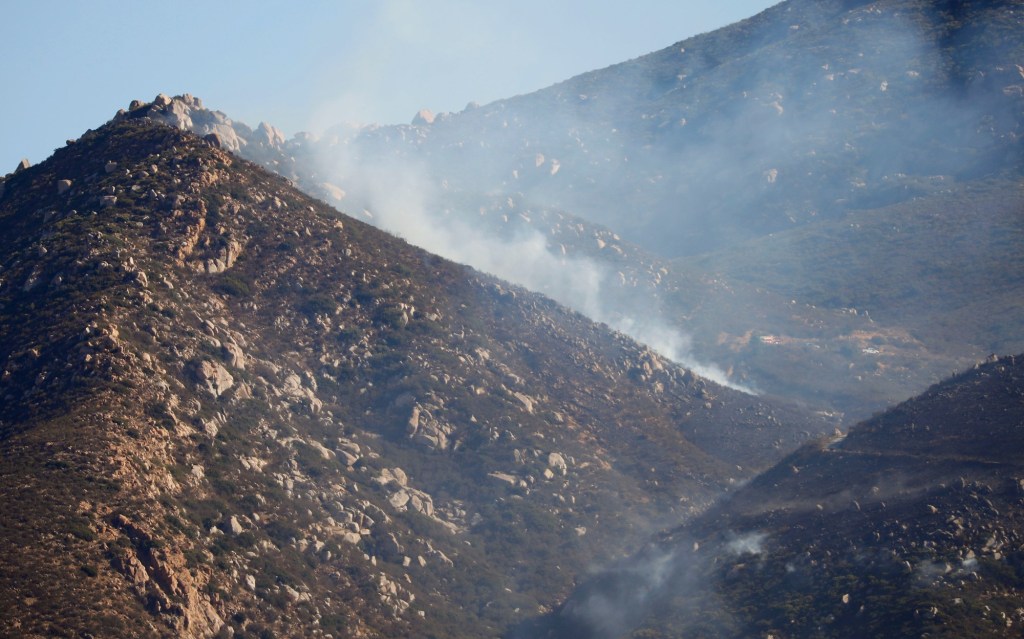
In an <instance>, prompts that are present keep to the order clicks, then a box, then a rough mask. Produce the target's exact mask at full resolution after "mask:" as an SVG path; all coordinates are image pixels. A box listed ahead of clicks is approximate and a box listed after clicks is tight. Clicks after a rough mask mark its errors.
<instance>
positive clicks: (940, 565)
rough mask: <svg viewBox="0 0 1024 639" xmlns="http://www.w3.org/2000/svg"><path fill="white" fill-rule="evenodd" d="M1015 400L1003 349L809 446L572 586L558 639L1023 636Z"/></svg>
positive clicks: (1022, 496)
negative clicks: (609, 570)
mask: <svg viewBox="0 0 1024 639" xmlns="http://www.w3.org/2000/svg"><path fill="white" fill-rule="evenodd" d="M1022 397H1024V361H1022V359H1021V358H1020V357H1007V358H1003V359H999V360H994V361H992V362H990V363H987V364H984V365H982V366H979V367H977V368H975V369H973V370H970V371H968V372H966V373H963V374H961V375H959V376H957V377H956V378H954V379H952V380H949V381H947V382H943V383H942V384H938V385H936V386H935V387H933V388H931V389H930V390H929V391H928V392H927V393H925V394H924V395H922V396H921V397H918V398H915V399H913V400H911V401H908V402H906V403H904V404H901V405H900V406H898V407H896V408H894V409H892V410H890V411H888V412H886V413H884V414H882V415H879V416H878V417H876V418H874V419H872V420H870V421H868V422H865V423H864V424H862V425H860V426H858V427H856V428H854V429H853V430H851V431H850V433H849V435H848V436H847V437H845V438H838V439H833V440H831V441H823V442H821V443H820V444H816V445H808V446H806V447H804V448H803V449H801V450H800V451H798V452H796V453H794V454H793V455H791V456H789V457H787V458H786V459H785V460H784V461H782V462H780V463H779V464H778V465H777V466H776V467H775V468H773V469H772V470H770V471H769V472H767V473H765V474H763V475H761V476H759V477H758V478H757V479H755V480H754V481H752V482H751V483H750V484H749V485H747V486H746V487H745V488H743V489H742V490H740V491H738V492H737V493H736V494H734V495H733V496H732V497H731V498H729V499H728V500H726V501H725V502H724V503H722V504H721V505H720V506H718V507H716V508H714V509H713V510H712V511H711V512H709V513H707V514H706V515H705V516H703V517H701V518H700V519H699V520H697V521H695V522H693V523H692V525H688V526H686V527H683V528H681V529H679V530H676V531H674V532H672V533H671V534H668V535H666V536H664V537H663V538H662V539H661V540H660V541H659V542H658V543H657V544H656V545H653V546H651V547H649V548H648V549H646V550H645V551H644V552H643V553H641V554H640V555H639V556H638V558H636V559H634V560H632V561H627V562H623V566H624V568H623V570H622V571H621V572H618V573H613V574H610V575H605V576H603V577H600V578H597V579H595V580H594V581H593V583H591V584H588V585H586V586H584V587H583V588H581V590H580V591H579V592H578V593H577V594H575V595H574V596H573V598H571V599H570V601H569V602H568V604H567V605H566V606H565V607H564V608H563V609H562V610H561V611H560V612H559V613H558V614H556V615H553V617H552V619H551V623H552V626H553V627H554V628H557V631H556V630H552V631H551V636H559V637H612V636H620V635H622V636H633V637H681V636H705V637H751V636H758V637H767V636H773V637H866V636H870V637H918V636H928V637H1016V636H1020V626H1021V624H1022V623H1024V554H1022V553H1021V543H1022V540H1024V509H1022V506H1024V484H1022V481H1024V463H1022V461H1021V460H1022V456H1021V453H1022V447H1024V429H1022V426H1021V425H1022V424H1024V402H1022V401H1021V400H1022ZM652 566H653V567H656V568H658V569H657V570H654V569H652ZM601 611H604V614H605V617H601V616H600V615H599V613H600V612H601ZM609 620H611V621H612V623H608V621H609ZM633 626H639V628H636V629H634V628H633ZM537 632H538V633H539V632H541V631H537Z"/></svg>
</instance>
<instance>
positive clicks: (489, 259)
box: [320, 148, 754, 393]
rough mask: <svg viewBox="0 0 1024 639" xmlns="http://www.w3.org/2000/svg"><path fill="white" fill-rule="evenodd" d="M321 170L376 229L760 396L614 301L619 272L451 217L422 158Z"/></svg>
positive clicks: (530, 235)
mask: <svg viewBox="0 0 1024 639" xmlns="http://www.w3.org/2000/svg"><path fill="white" fill-rule="evenodd" d="M333 150H334V151H337V150H338V149H337V148H335V149H333ZM320 166H321V167H322V169H321V174H324V175H329V176H337V177H340V178H343V179H344V183H345V184H346V186H348V185H352V187H355V188H354V189H352V190H353V191H354V192H353V193H352V195H351V199H350V200H348V201H352V202H358V205H357V206H358V207H362V208H364V210H365V213H366V215H367V217H368V219H369V221H370V222H372V223H373V224H375V225H376V226H379V227H381V228H383V229H384V230H387V231H389V232H392V233H395V234H396V235H398V236H400V237H402V238H404V239H406V240H408V241H409V242H411V243H413V244H415V245H417V246H420V247H421V248H424V249H427V250H428V251H431V252H433V253H436V254H438V255H441V256H443V257H446V258H448V259H450V260H453V261H455V262H459V263H463V264H467V265H469V266H472V267H473V268H476V269H478V270H480V271H484V272H486V273H490V274H492V275H496V276H497V277H500V278H502V279H505V280H507V281H509V282H512V283H513V284H517V285H519V286H522V287H524V288H526V289H529V290H531V291H536V292H539V293H543V294H544V295H547V296H548V297H551V298H552V299H554V300H555V301H557V302H559V303H561V304H564V305H566V306H568V307H569V308H572V309H573V310H576V311H578V312H580V313H582V314H583V315H586V316H587V317H589V318H590V319H592V320H594V321H597V322H602V323H605V324H608V325H609V326H611V327H612V328H614V329H615V330H618V331H620V332H622V333H624V334H626V335H629V336H630V337H632V338H633V339H635V340H637V341H639V342H641V343H643V344H646V345H648V346H650V347H651V348H652V349H654V350H656V351H657V352H659V353H660V354H662V355H663V356H665V357H667V358H668V359H670V360H672V361H674V362H676V363H678V364H680V365H682V366H684V367H686V368H689V369H691V370H693V371H694V372H695V373H697V374H698V375H701V376H702V377H705V378H707V379H710V380H712V381H714V382H717V383H719V384H722V385H724V386H729V387H731V388H735V389H737V390H741V391H744V392H748V393H753V392H754V391H753V390H751V389H750V388H747V387H744V386H740V385H737V384H735V383H733V382H732V381H730V380H729V378H728V376H727V375H726V374H725V372H724V371H722V370H721V369H720V368H718V367H717V366H715V365H713V364H707V363H704V362H699V361H697V360H696V359H695V358H694V357H693V355H692V353H691V351H690V338H689V336H687V335H686V334H684V333H682V332H681V331H679V330H678V329H675V328H673V327H672V326H670V325H669V323H668V322H666V321H665V320H664V319H662V318H661V317H660V316H659V314H658V309H656V308H651V307H647V308H639V309H632V310H630V309H625V308H622V307H621V306H620V305H618V304H616V303H614V302H613V300H612V299H611V296H610V295H609V288H610V287H613V286H616V284H615V283H614V281H615V277H616V274H615V273H614V272H613V271H612V269H611V267H609V266H607V265H604V264H601V263H599V262H597V261H595V260H592V259H589V258H586V257H580V256H571V257H566V256H564V255H559V254H557V253H556V252H555V250H554V248H553V247H551V246H549V242H548V240H547V239H546V238H545V237H544V236H543V235H542V234H541V233H540V232H539V231H536V230H533V229H520V230H519V231H517V232H516V233H515V234H514V235H513V236H512V237H511V238H505V237H498V236H496V235H494V234H492V233H489V232H488V231H487V229H486V228H483V227H478V226H473V225H472V220H473V216H472V215H471V214H470V212H469V211H456V212H454V213H453V214H448V215H445V214H443V213H442V212H441V211H442V206H441V204H440V202H439V200H440V198H439V196H440V195H441V192H442V189H441V187H439V186H437V185H436V184H434V183H432V182H431V179H430V176H429V172H428V171H427V168H426V167H425V166H424V165H422V164H420V163H418V162H416V161H415V160H409V159H403V160H395V159H394V158H390V159H389V160H388V161H387V162H379V161H376V160H372V159H371V160H367V159H361V158H360V157H359V155H357V154H349V153H336V152H335V153H330V154H329V155H328V154H325V155H324V156H323V157H322V158H321V161H320ZM342 208H343V209H345V208H346V202H342ZM350 212H351V213H353V214H355V213H356V211H350ZM651 302H652V303H653V300H651Z"/></svg>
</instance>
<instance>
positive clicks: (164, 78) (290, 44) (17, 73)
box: [0, 0, 775, 175]
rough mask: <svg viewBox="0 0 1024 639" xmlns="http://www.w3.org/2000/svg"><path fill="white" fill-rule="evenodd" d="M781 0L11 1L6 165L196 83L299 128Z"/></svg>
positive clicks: (531, 82)
mask: <svg viewBox="0 0 1024 639" xmlns="http://www.w3.org/2000/svg"><path fill="white" fill-rule="evenodd" d="M772 4H775V2H774V1H773V0H735V1H726V2H715V3H709V2H698V1H696V0H662V1H655V0H632V1H631V2H629V3H628V5H627V3H625V2H593V1H590V2H585V1H582V0H565V1H559V0H516V1H515V2H500V3H499V2H492V1H489V0H488V1H482V0H474V1H471V0H431V1H429V2H428V1H425V0H419V1H416V0H377V1H372V2H371V1H369V0H334V1H326V0H315V1H309V2H302V3H299V2H294V1H293V2H274V1H261V2H241V1H236V2H227V1H216V0H207V1H205V2H197V1H193V0H181V1H178V2H150V1H145V0H131V1H129V0H121V1H113V0H91V1H89V2H85V1H72V0H63V1H58V0H0V8H2V10H3V15H4V20H3V21H2V22H0V59H2V60H3V74H2V80H0V81H2V83H3V87H4V88H3V94H4V98H3V99H2V100H0V122H2V123H3V124H2V130H0V175H2V174H3V173H7V172H9V171H11V170H13V169H14V167H15V165H16V164H17V162H18V161H19V160H20V159H21V158H23V157H25V158H28V159H29V160H30V161H31V162H32V163H33V164H35V163H38V162H41V161H42V160H44V159H46V157H48V156H49V155H50V154H51V153H52V152H53V150H54V149H55V148H58V147H60V146H62V145H63V144H64V141H65V140H66V139H67V138H73V137H78V136H79V135H80V134H82V133H83V132H84V131H86V130H87V129H90V128H96V127H98V126H100V125H101V124H103V123H104V122H105V121H106V120H108V119H109V118H110V117H111V116H113V114H114V112H115V111H116V110H117V109H118V108H121V107H124V106H127V104H128V102H130V101H131V100H132V99H135V98H138V99H143V100H151V99H152V98H153V97H154V96H155V95H156V94H158V93H161V92H162V93H168V94H178V93H186V92H187V93H192V94H193V95H195V96H198V97H200V98H202V99H203V101H204V103H205V104H206V106H208V107H210V108H215V109H219V110H221V111H224V112H225V113H227V114H228V116H229V117H232V118H234V119H236V120H241V121H244V122H246V123H248V124H250V125H256V124H257V123H259V122H260V121H267V122H269V123H271V124H274V125H275V126H277V127H278V128H280V129H282V130H283V131H284V132H285V133H286V134H287V135H289V136H290V135H293V134H294V133H296V132H298V131H313V132H317V131H321V130H323V129H325V128H326V127H328V126H330V125H333V124H338V123H341V122H363V123H369V122H378V123H383V124H392V123H399V122H408V121H410V120H411V119H412V116H413V115H414V114H415V113H416V111H418V110H419V109H421V108H429V109H431V110H433V111H435V112H441V111H458V110H461V109H462V108H463V107H465V105H466V104H467V103H468V102H470V101H475V102H479V103H482V104H485V103H487V102H491V101H493V100H497V99H501V98H506V97H511V96H513V95H517V94H521V93H529V92H531V91H534V90H537V89H540V88H543V87H546V86H549V85H551V84H554V83H555V82H559V81H561V80H565V79H567V78H569V77H572V76H574V75H577V74H579V73H583V72H586V71H590V70H593V69H599V68H602V67H606V66H608V65H611V64H614V63H616V62H621V61H624V60H628V59H630V58H634V57H637V56H639V55H643V54H644V53H649V52H651V51H655V50H658V49H660V48H663V47H666V46H669V45H671V44H673V43H675V42H677V41H679V40H683V39H685V38H687V37H689V36H691V35H696V34H698V33H703V32H706V31H710V30H713V29H715V28H718V27H720V26H724V25H726V24H729V23H732V22H735V21H737V20H741V19H743V18H746V17H749V16H752V15H754V14H756V13H758V12H760V11H762V10H764V9H765V8H767V7H769V6H771V5H772Z"/></svg>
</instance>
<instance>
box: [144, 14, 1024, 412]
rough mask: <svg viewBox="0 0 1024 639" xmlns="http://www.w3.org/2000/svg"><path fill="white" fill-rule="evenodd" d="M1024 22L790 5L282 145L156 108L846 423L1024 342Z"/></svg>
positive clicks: (479, 262)
mask: <svg viewBox="0 0 1024 639" xmlns="http://www.w3.org/2000/svg"><path fill="white" fill-rule="evenodd" d="M1022 16H1024V5H1022V4H1021V2H1019V0H1017V1H985V2H963V1H960V0H956V1H953V0H944V1H940V2H936V1H924V0H882V1H879V2H870V3H869V2H861V1H854V2H851V1H845V0H842V1H841V0H829V1H827V2H812V1H810V0H789V1H787V2H783V3H781V4H779V5H778V6H776V7H773V8H771V9H769V10H767V11H765V12H763V13H761V14H759V15H757V16H754V17H752V18H750V19H749V20H745V21H743V22H740V23H737V24H735V25H731V26H729V27H726V28H723V29H720V30H718V31H715V32H713V33H709V34H704V35H701V36H697V37H694V38H690V39H688V40H686V41H683V42H680V43H677V44H676V45H673V46H672V47H669V48H666V49H664V50H661V51H657V52H654V53H651V54H649V55H646V56H642V57H640V58H637V59H635V60H631V61H628V62H624V63H622V64H619V65H615V66H612V67H609V68H607V69H602V70H598V71H594V72H591V73H587V74H584V75H581V76H579V77H576V78H572V79H569V80H567V81H565V82H563V83H560V84H558V85H555V86H552V87H549V88H547V89H543V90H541V91H537V92H535V93H532V94H529V95H523V96H517V97H513V98H510V99H507V100H502V101H499V102H495V103H493V104H488V105H483V106H474V107H472V108H469V107H468V108H467V109H466V110H465V111H462V112H460V113H455V114H439V115H437V116H436V117H434V118H429V117H419V118H417V119H416V121H415V123H414V124H410V125H403V126H371V127H363V128H352V127H347V128H346V127H338V128H337V129H336V130H333V131H330V132H328V133H327V134H325V135H323V136H321V137H319V138H315V137H313V136H310V135H305V134H300V135H298V136H296V137H295V138H293V139H291V140H286V139H285V137H284V136H283V135H282V134H281V133H280V132H279V131H277V130H275V129H274V128H273V127H271V126H269V125H266V124H261V125H260V126H258V127H256V128H255V129H251V128H249V127H247V126H245V125H244V124H241V123H236V122H231V121H230V120H229V119H227V117H226V116H224V114H218V113H217V112H210V111H207V110H204V109H201V108H198V105H197V104H195V101H194V100H191V99H189V100H186V101H184V102H180V103H178V102H176V103H173V104H172V103H171V101H170V100H168V101H167V102H168V104H167V105H165V107H166V108H165V113H164V116H165V118H166V119H167V120H168V121H169V122H171V123H174V124H176V125H178V126H182V127H185V128H192V129H194V130H196V131H198V132H200V133H203V134H206V133H211V132H213V133H216V134H217V135H218V136H220V138H221V142H222V144H223V145H224V147H225V148H228V149H230V150H232V151H234V152H237V153H239V154H241V155H243V156H244V157H247V158H249V159H252V160H254V161H256V162H258V163H260V164H262V165H264V166H266V167H268V168H271V169H273V170H275V171H277V172H279V173H281V174H282V175H285V176H286V177H288V178H289V179H292V180H293V181H295V182H296V184H298V185H299V186H300V187H301V188H303V189H304V190H305V191H306V192H307V193H310V194H313V195H316V196H317V197H320V198H323V199H324V200H326V201H328V202H332V203H336V204H337V203H344V206H345V207H346V209H347V210H350V211H352V212H353V213H354V214H357V215H359V214H362V215H364V216H365V218H366V219H368V220H371V221H372V222H373V223H374V224H377V225H379V226H382V227H384V228H388V229H391V230H393V231H396V232H399V233H401V234H402V236H403V237H406V238H408V239H409V240H410V241H412V242H413V243H415V244H417V245H421V246H426V247H428V248H429V249H430V250H432V251H435V252H438V253H441V254H444V255H446V256H447V257H450V258H453V259H456V260H457V261H463V262H467V263H470V264H472V265H473V266H475V267H478V268H481V269H483V270H485V271H488V272H492V273H495V274H498V275H500V276H502V277H504V278H506V279H510V280H514V281H516V282H518V283H520V284H521V285H524V286H526V287H527V288H531V289H534V290H537V289H541V288H544V291H545V292H546V293H547V294H549V295H551V296H553V297H555V298H556V299H558V300H559V301H561V302H562V303H565V304H567V305H570V306H571V307H573V308H574V309H576V310H578V311H580V312H583V313H585V314H587V315H588V316H589V317H591V318H592V319H596V320H599V321H603V322H606V323H609V324H610V325H612V326H614V327H615V328H617V329H619V330H624V331H628V332H629V334H630V335H632V336H633V337H635V338H637V339H640V340H641V341H644V342H646V343H650V344H652V345H654V346H656V347H657V348H658V349H659V350H660V351H661V352H662V353H663V354H665V355H667V356H669V357H670V358H674V359H676V360H679V361H684V362H686V363H687V364H689V365H692V366H696V365H698V364H706V366H705V368H704V370H705V372H706V373H707V374H709V375H715V376H716V377H717V378H718V379H719V380H720V381H722V382H727V383H732V384H736V385H742V386H744V387H747V388H757V389H760V390H763V391H765V392H770V393H775V394H780V395H786V396H790V397H795V398H799V399H800V400H801V401H803V402H806V403H808V404H814V405H816V406H819V407H821V408H822V409H825V410H830V411H838V412H842V413H845V414H846V415H847V421H848V422H850V423H852V422H853V421H856V420H859V419H863V418H865V417H867V416H869V415H870V414H871V413H872V412H873V411H875V410H880V409H882V408H883V407H885V406H887V405H890V404H891V403H892V402H893V401H899V400H902V399H905V398H906V397H908V396H910V395H912V394H915V393H919V392H921V391H923V390H924V389H925V388H927V387H928V386H929V385H930V384H932V383H935V382H937V381H938V380H940V379H942V378H943V377H944V376H945V375H948V374H949V372H950V371H952V370H959V369H961V368H963V367H964V366H967V365H969V364H970V363H972V362H974V361H977V360H978V359H981V358H983V357H985V356H987V355H988V354H989V353H990V352H993V351H995V352H1019V351H1021V350H1022V349H1024V342H1022V341H1021V338H1020V335H1021V332H1020V331H1019V330H1017V329H1018V328H1019V326H1018V325H1019V317H1020V316H1021V315H1022V314H1021V313H1020V312H1019V310H1018V309H1017V307H1016V305H1015V303H1014V302H1013V300H1015V299H1020V298H1021V296H1022V295H1024V291H1022V290H1021V283H1020V281H1019V279H1017V278H1015V277H1014V276H1013V273H1014V272H1015V271H1014V270H1013V269H1012V268H1007V267H1006V266H1005V262H1004V261H1003V257H1005V256H1007V255H1011V256H1013V255H1019V254H1020V253H1021V250H1020V242H1019V233H1018V232H1017V231H1018V230H1019V229H1018V228H1017V227H1016V226H1014V224H1015V216H1014V214H1015V213H1016V211H1018V210H1019V206H1020V180H1021V169H1022V159H1024V152H1022V147H1021V141H1020V140H1021V133H1022V125H1024V123H1022V115H1024V88H1022V87H1024V70H1022V69H1024V37H1022V34H1024V24H1022V20H1024V18H1022ZM190 101H191V102H190ZM136 106H139V107H141V106H142V105H141V103H140V104H139V105H136ZM338 118H339V119H343V118H344V114H338ZM1008 216H1009V217H1008ZM929 218H931V219H930V220H929ZM857 229H862V230H861V231H860V232H856V230H857ZM1003 230H1009V231H1010V233H1009V234H1005V233H1003V232H1002V231H1003ZM911 235H912V236H913V239H912V240H908V238H909V237H911ZM496 238H500V239H496ZM510 238H511V239H514V240H516V241H514V242H512V241H510ZM480 246H485V247H486V248H485V249H483V250H474V249H472V248H467V247H480ZM595 247H596V248H595ZM523 255H529V256H530V259H528V260H526V259H522V257H523ZM894 255H898V259H895V260H894V258H893V256H894ZM527 262H528V263H530V264H531V265H532V267H531V268H525V267H524V263H527ZM965 266H966V267H967V268H964V267H965ZM847 267H848V268H847ZM636 308H644V309H645V311H646V312H645V313H644V314H643V316H642V317H637V313H635V311H634V309H636ZM851 309H852V310H856V311H857V314H856V315H854V314H853V313H852V312H851ZM864 311H867V313H868V314H867V316H865V315H864ZM719 327H721V328H719ZM763 339H765V340H767V341H762V340H763ZM876 351H877V352H876ZM714 365H717V368H716V367H715V366H714Z"/></svg>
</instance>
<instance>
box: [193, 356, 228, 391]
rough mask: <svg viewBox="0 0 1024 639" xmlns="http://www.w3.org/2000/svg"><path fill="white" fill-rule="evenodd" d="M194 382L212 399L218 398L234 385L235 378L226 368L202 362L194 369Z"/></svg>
mask: <svg viewBox="0 0 1024 639" xmlns="http://www.w3.org/2000/svg"><path fill="white" fill-rule="evenodd" d="M194 370H195V377H196V381H198V382H199V384H200V385H201V386H202V387H203V388H204V389H205V390H206V391H207V392H208V393H210V394H211V395H213V396H214V397H220V396H221V395H223V394H224V392H225V391H227V390H228V389H229V388H231V387H232V386H234V385H235V378H234V377H232V376H231V373H229V372H228V371H227V369H226V368H224V367H223V366H221V365H220V364H218V363H217V362H213V361H210V360H203V361H201V362H199V363H198V364H197V365H196V366H195V367H194Z"/></svg>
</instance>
